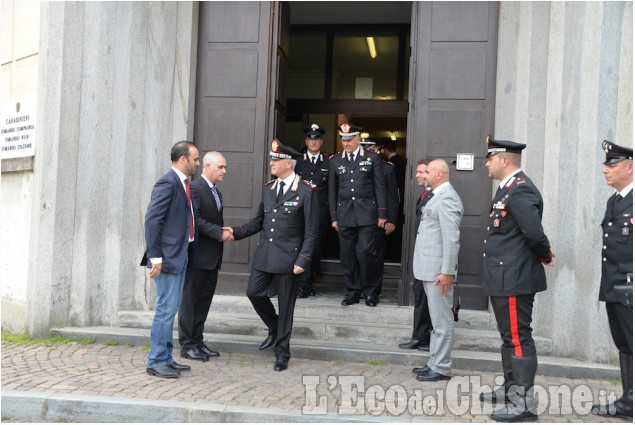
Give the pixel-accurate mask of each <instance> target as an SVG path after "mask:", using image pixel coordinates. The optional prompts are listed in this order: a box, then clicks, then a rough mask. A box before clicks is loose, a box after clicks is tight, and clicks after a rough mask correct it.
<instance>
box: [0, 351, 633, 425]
mask: <svg viewBox="0 0 635 425" xmlns="http://www.w3.org/2000/svg"><path fill="white" fill-rule="evenodd" d="M291 349H292V350H293V344H292V346H291ZM175 353H178V352H175ZM292 354H293V353H292ZM146 356H147V350H144V349H143V348H142V347H137V346H135V347H129V346H122V345H117V346H112V345H102V344H89V345H81V344H79V343H76V342H73V343H66V344H63V343H59V344H57V343H56V344H53V345H50V346H41V345H40V346H37V345H31V346H29V345H23V344H16V343H7V342H4V341H3V342H2V371H1V379H2V383H1V385H2V392H3V394H4V393H6V392H12V391H15V392H29V393H33V394H35V393H48V394H70V395H73V396H81V395H92V396H114V397H125V398H129V399H134V400H169V401H171V402H188V403H202V404H216V405H218V404H221V405H226V406H237V407H243V408H245V409H247V410H248V409H249V408H275V409H282V410H288V411H293V412H295V413H296V414H297V415H307V416H304V417H306V418H309V416H308V415H309V414H310V413H309V411H312V412H313V414H311V421H315V420H319V418H318V416H319V413H325V412H328V413H330V414H347V415H367V416H366V417H367V418H369V419H370V418H372V417H375V416H386V418H385V419H387V420H389V419H391V418H394V419H395V421H401V420H414V421H437V422H491V419H490V418H489V416H488V414H487V413H488V412H487V410H486V409H487V408H489V407H490V405H489V404H485V405H483V404H481V403H479V402H478V394H479V392H480V391H481V390H480V389H479V387H478V385H477V384H479V382H478V380H480V385H493V383H494V379H495V375H494V374H492V373H474V372H470V371H465V370H454V371H453V376H454V379H453V380H452V381H449V382H448V381H445V382H436V383H426V384H424V383H421V382H418V381H417V380H416V379H415V377H414V375H413V374H412V372H411V367H408V366H402V365H392V364H384V363H380V362H377V364H369V363H372V362H367V363H348V362H338V361H331V362H328V361H318V360H306V359H296V358H291V361H290V363H289V369H288V370H286V371H284V372H274V371H273V363H274V358H273V353H272V352H271V351H270V350H269V351H266V352H264V353H253V354H244V353H228V352H223V353H221V357H219V358H216V359H212V360H210V361H209V362H206V363H201V362H193V361H189V360H185V359H181V358H176V360H177V361H178V362H179V363H183V364H189V365H191V366H192V370H191V371H189V372H184V373H182V374H181V377H180V378H179V379H176V380H174V379H173V380H166V379H160V378H157V377H153V376H150V375H148V374H146V372H145V362H146ZM470 375H473V376H472V377H471V380H472V382H471V385H467V383H468V382H469V379H470ZM461 383H462V384H461ZM459 384H461V385H459ZM536 384H537V386H541V387H542V388H544V393H543V394H540V392H542V390H541V389H540V388H539V392H538V396H541V395H543V396H545V397H542V400H544V403H543V402H539V409H540V408H543V407H544V409H545V410H544V411H539V413H540V421H541V422H624V421H622V420H619V419H614V418H602V417H599V416H596V415H593V414H590V413H588V411H589V410H590V407H591V401H590V400H591V397H592V399H593V402H597V401H598V399H599V397H600V396H607V395H610V394H613V395H617V396H621V386H619V383H617V382H608V381H599V380H591V379H563V378H554V377H550V376H537V377H536ZM356 385H357V386H356ZM549 386H561V387H560V390H561V392H560V394H561V397H559V400H556V398H557V397H555V396H554V392H553V391H551V392H549V391H550V389H549ZM357 388H358V389H359V392H357ZM548 392H549V393H548ZM548 394H549V395H550V396H551V397H554V398H552V399H551V400H545V399H546V398H548V397H547V395H548ZM547 401H548V404H545V403H546V402H547ZM316 414H318V415H316ZM11 419H12V418H10V417H4V416H3V420H8V421H11ZM67 419H68V418H67ZM360 419H363V418H362V417H360ZM71 420H72V419H71ZM300 421H301V418H300ZM253 422H259V421H258V418H257V417H254V418H253Z"/></svg>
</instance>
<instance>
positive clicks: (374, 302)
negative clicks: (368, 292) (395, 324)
mask: <svg viewBox="0 0 635 425" xmlns="http://www.w3.org/2000/svg"><path fill="white" fill-rule="evenodd" d="M378 302H379V301H378V300H377V298H375V297H368V298H366V305H367V306H368V307H376V306H377V303H378Z"/></svg>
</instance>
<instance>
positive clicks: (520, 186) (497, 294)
mask: <svg viewBox="0 0 635 425" xmlns="http://www.w3.org/2000/svg"><path fill="white" fill-rule="evenodd" d="M487 144H488V150H487V163H486V166H487V169H488V173H489V176H490V177H491V178H492V179H497V180H500V184H499V188H498V190H497V192H496V194H495V195H494V199H493V201H492V209H491V212H490V218H489V226H488V227H487V239H486V240H485V253H484V254H483V292H484V293H485V295H489V297H490V302H491V304H492V309H493V310H494V316H495V317H496V323H497V326H498V331H499V332H500V334H501V339H502V340H503V344H502V346H501V356H502V361H503V372H504V378H505V382H504V385H503V386H502V387H501V388H499V389H497V390H496V391H494V392H492V393H481V395H480V399H481V401H489V402H496V401H501V400H503V399H504V400H506V401H507V400H511V402H512V403H510V404H508V405H507V406H506V407H505V408H504V409H500V410H496V411H495V412H494V413H493V414H492V419H494V420H496V421H501V422H520V421H531V420H537V415H536V406H535V402H534V395H533V386H534V377H535V375H536V368H537V366H538V357H537V355H536V346H535V344H534V339H533V337H532V335H531V331H532V329H531V320H532V317H531V316H532V311H533V306H534V298H535V296H536V292H541V291H544V290H546V289H547V278H546V276H545V270H544V267H543V265H548V266H555V261H554V260H553V257H555V254H554V252H553V251H552V250H551V246H550V245H549V239H548V238H547V235H545V232H544V230H543V228H542V196H540V192H539V191H538V189H537V188H536V186H534V184H533V182H532V181H531V180H530V179H529V177H527V176H526V175H525V173H524V172H523V171H522V170H521V169H520V161H521V152H522V150H523V149H525V147H526V145H524V144H521V143H515V142H511V141H507V140H494V139H490V138H489V137H488V138H487Z"/></svg>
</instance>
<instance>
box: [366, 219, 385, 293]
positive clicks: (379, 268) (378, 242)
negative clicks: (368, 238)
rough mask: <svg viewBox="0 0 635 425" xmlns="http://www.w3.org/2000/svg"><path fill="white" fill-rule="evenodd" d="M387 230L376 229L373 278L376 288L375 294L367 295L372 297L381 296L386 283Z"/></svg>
mask: <svg viewBox="0 0 635 425" xmlns="http://www.w3.org/2000/svg"><path fill="white" fill-rule="evenodd" d="M386 240H387V239H386V229H384V228H382V227H376V228H375V238H374V240H373V257H374V259H375V260H374V265H375V271H374V272H373V274H372V275H371V276H374V282H373V286H374V287H375V290H374V293H373V294H367V295H372V296H375V297H376V296H378V295H379V294H381V287H382V285H383V283H384V261H385V260H386Z"/></svg>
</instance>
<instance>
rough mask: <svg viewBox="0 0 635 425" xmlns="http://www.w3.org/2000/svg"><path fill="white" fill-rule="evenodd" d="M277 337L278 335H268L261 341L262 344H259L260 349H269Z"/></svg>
mask: <svg viewBox="0 0 635 425" xmlns="http://www.w3.org/2000/svg"><path fill="white" fill-rule="evenodd" d="M277 337H278V335H276V334H269V335H267V338H266V339H265V340H264V341H262V344H260V347H259V348H260V349H261V350H264V349H265V348H269V347H271V346H272V345H273V344H275V343H276V338H277Z"/></svg>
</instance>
